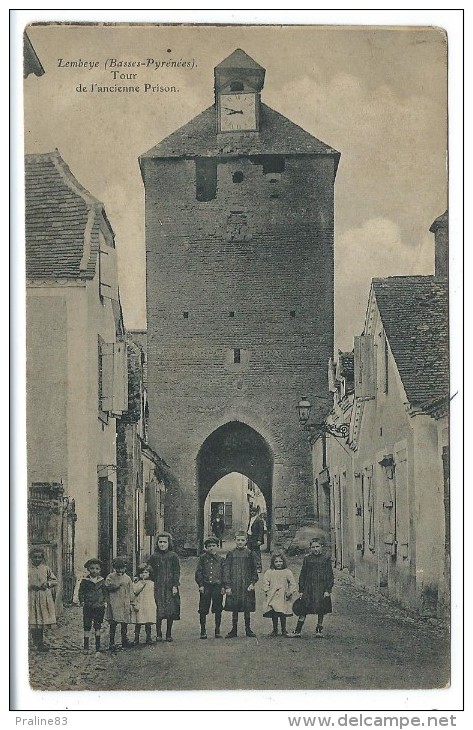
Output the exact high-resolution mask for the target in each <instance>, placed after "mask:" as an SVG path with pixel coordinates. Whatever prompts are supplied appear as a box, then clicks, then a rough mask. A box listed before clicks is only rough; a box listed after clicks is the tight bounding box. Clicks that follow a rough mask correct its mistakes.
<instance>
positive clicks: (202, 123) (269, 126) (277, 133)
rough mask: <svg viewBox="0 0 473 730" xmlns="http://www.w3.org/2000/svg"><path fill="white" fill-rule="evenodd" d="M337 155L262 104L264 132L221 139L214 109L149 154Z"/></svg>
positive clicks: (142, 157) (213, 155) (188, 124)
mask: <svg viewBox="0 0 473 730" xmlns="http://www.w3.org/2000/svg"><path fill="white" fill-rule="evenodd" d="M270 154H272V155H285V154H286V155H333V156H334V157H336V158H337V160H336V163H338V159H339V157H340V153H339V152H337V150H335V149H333V148H332V147H329V146H328V145H326V144H325V143H324V142H321V141H320V140H318V139H316V138H315V137H313V136H312V135H311V134H309V133H308V132H306V131H305V130H304V129H302V128H301V127H298V126H297V124H294V122H291V121H290V120H289V119H287V117H284V116H283V115H282V114H279V113H278V112H276V111H274V109H271V108H270V107H269V106H266V104H261V114H260V132H259V133H258V132H247V133H245V132H238V133H235V134H225V135H218V136H217V125H216V109H215V106H210V107H209V108H208V109H205V111H203V112H202V113H201V114H199V115H198V116H196V117H194V119H191V121H190V122H188V123H187V124H185V125H184V126H183V127H180V129H177V130H176V131H175V132H173V133H172V134H170V135H169V137H166V138H165V139H163V140H162V141H161V142H159V144H157V145H156V146H155V147H153V148H152V149H150V150H149V151H148V152H145V153H144V154H143V155H142V156H141V158H140V159H142V160H143V159H146V158H148V157H235V156H238V155H270Z"/></svg>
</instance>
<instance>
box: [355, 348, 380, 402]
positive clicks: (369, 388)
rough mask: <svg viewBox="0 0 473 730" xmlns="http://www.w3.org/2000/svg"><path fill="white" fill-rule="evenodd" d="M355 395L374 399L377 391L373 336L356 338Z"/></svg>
mask: <svg viewBox="0 0 473 730" xmlns="http://www.w3.org/2000/svg"><path fill="white" fill-rule="evenodd" d="M354 345H355V395H356V397H357V398H373V397H374V395H375V391H376V380H375V376H376V368H375V359H374V358H375V356H374V338H373V335H359V336H358V337H355V342H354Z"/></svg>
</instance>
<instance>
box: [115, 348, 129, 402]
mask: <svg viewBox="0 0 473 730" xmlns="http://www.w3.org/2000/svg"><path fill="white" fill-rule="evenodd" d="M113 353H114V357H113V404H112V411H113V413H115V414H117V415H120V414H122V413H123V411H126V410H128V362H127V349H126V343H125V342H116V343H115V344H114V345H113Z"/></svg>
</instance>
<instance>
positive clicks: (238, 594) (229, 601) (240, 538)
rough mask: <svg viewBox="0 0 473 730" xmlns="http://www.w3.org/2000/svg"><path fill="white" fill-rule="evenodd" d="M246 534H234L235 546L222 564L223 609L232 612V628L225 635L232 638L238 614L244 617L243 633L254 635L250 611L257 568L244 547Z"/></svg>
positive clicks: (236, 629) (253, 601)
mask: <svg viewBox="0 0 473 730" xmlns="http://www.w3.org/2000/svg"><path fill="white" fill-rule="evenodd" d="M246 538H247V535H246V533H245V532H243V530H241V531H240V532H237V533H236V535H235V543H236V547H235V549H234V550H231V551H230V552H229V553H227V557H226V558H225V562H224V564H223V584H224V587H225V594H226V598H225V611H231V612H232V629H231V631H229V632H228V634H227V635H226V636H225V638H226V639H234V638H235V637H236V636H237V632H238V614H239V613H241V612H243V615H244V617H245V633H246V635H247V636H251V637H256V634H255V633H254V632H253V631H252V630H251V626H250V613H252V612H254V611H255V609H256V598H255V583H257V582H258V570H257V566H256V559H255V554H254V553H253V552H252V551H251V550H248V548H247V547H246Z"/></svg>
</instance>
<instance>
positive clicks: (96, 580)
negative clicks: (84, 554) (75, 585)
mask: <svg viewBox="0 0 473 730" xmlns="http://www.w3.org/2000/svg"><path fill="white" fill-rule="evenodd" d="M84 568H85V569H86V570H88V571H89V573H88V575H87V576H86V577H85V578H84V579H83V580H81V582H80V586H79V603H80V605H81V606H82V607H83V623H84V652H87V651H88V650H89V633H90V630H91V629H92V624H93V625H94V630H95V650H96V651H100V629H101V628H102V624H103V619H104V615H105V603H106V601H107V597H108V593H107V589H106V588H105V580H104V578H103V577H102V576H101V572H102V563H101V562H100V560H99V559H98V558H91V559H90V560H88V561H87V562H86V564H85V565H84Z"/></svg>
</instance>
